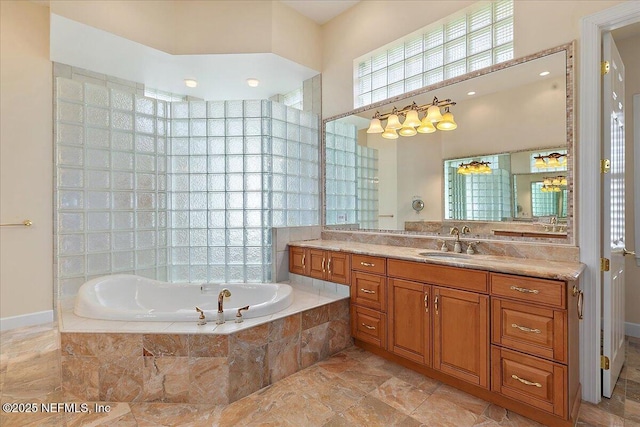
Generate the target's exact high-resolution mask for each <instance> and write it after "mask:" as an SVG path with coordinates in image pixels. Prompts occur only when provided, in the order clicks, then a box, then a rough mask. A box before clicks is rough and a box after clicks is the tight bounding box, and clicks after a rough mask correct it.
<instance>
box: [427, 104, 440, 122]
mask: <svg viewBox="0 0 640 427" xmlns="http://www.w3.org/2000/svg"><path fill="white" fill-rule="evenodd" d="M426 118H427V120H429V121H430V122H431V123H437V122H439V121H440V120H442V114H440V107H438V106H437V105H432V106H431V107H429V108H428V109H427V117H426Z"/></svg>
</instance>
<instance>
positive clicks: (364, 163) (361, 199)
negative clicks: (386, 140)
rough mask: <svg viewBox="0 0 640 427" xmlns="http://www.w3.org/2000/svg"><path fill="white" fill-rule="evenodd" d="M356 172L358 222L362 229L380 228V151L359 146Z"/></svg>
mask: <svg viewBox="0 0 640 427" xmlns="http://www.w3.org/2000/svg"><path fill="white" fill-rule="evenodd" d="M356 154H357V157H356V171H357V175H358V210H357V217H358V218H357V220H358V224H360V227H361V228H368V229H377V228H379V227H378V212H379V209H378V200H379V199H378V150H376V149H374V148H369V147H362V146H360V145H358V146H357V149H356Z"/></svg>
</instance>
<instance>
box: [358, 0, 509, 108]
mask: <svg viewBox="0 0 640 427" xmlns="http://www.w3.org/2000/svg"><path fill="white" fill-rule="evenodd" d="M510 59H513V0H497V1H494V2H491V3H488V4H486V3H485V4H483V5H482V6H481V7H480V8H475V9H473V10H471V11H469V12H467V13H466V14H465V15H464V16H461V17H455V18H450V19H448V20H446V21H445V23H437V24H433V25H430V26H428V27H425V28H424V29H423V31H422V33H421V34H420V35H417V36H414V37H411V38H409V39H402V40H399V41H398V42H396V43H393V45H392V47H390V48H386V49H384V50H378V51H374V52H373V53H370V54H367V55H365V56H363V57H360V58H357V59H356V60H355V61H354V67H353V68H354V97H353V99H354V108H358V107H362V106H365V105H369V104H372V103H375V102H378V101H382V100H384V99H387V98H391V97H393V96H397V95H401V94H403V93H407V92H410V91H413V90H416V89H419V88H421V87H425V86H429V85H432V84H434V83H438V82H440V81H443V80H447V79H450V78H453V77H457V76H459V75H462V74H466V73H468V72H471V71H475V70H478V69H481V68H485V67H488V66H490V65H493V64H497V63H499V62H504V61H508V60H510Z"/></svg>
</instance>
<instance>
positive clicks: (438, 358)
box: [433, 286, 489, 388]
mask: <svg viewBox="0 0 640 427" xmlns="http://www.w3.org/2000/svg"><path fill="white" fill-rule="evenodd" d="M433 294H434V297H433V335H434V342H433V367H434V368H435V369H439V370H441V371H442V372H444V373H447V374H449V375H452V376H454V377H457V378H460V379H463V380H465V381H468V382H470V383H472V384H476V385H479V386H481V387H485V388H488V387H489V297H487V296H486V295H480V294H476V293H473V292H465V291H458V290H455V289H447V288H440V287H437V286H434V287H433Z"/></svg>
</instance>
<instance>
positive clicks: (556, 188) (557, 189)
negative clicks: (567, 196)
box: [553, 187, 562, 193]
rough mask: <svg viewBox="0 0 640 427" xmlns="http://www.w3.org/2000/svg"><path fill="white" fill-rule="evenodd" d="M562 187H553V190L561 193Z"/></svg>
mask: <svg viewBox="0 0 640 427" xmlns="http://www.w3.org/2000/svg"><path fill="white" fill-rule="evenodd" d="M561 190H562V189H561V188H560V187H553V191H554V192H556V193H559V192H560V191H561Z"/></svg>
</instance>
